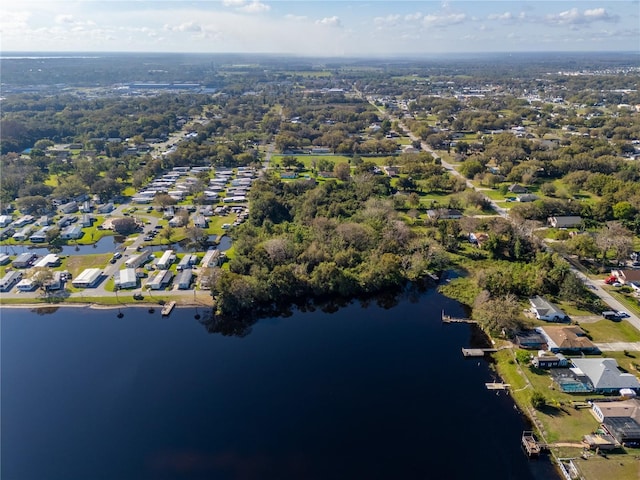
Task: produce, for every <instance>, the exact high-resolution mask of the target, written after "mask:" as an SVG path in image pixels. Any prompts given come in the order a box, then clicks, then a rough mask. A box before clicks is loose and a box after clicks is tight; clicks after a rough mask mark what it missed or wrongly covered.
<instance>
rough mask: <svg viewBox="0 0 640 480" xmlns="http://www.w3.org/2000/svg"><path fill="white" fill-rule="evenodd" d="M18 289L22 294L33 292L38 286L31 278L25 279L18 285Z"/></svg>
mask: <svg viewBox="0 0 640 480" xmlns="http://www.w3.org/2000/svg"><path fill="white" fill-rule="evenodd" d="M16 288H17V289H18V290H19V291H21V292H33V291H34V290H35V289H36V288H38V285H37V284H36V282H34V281H33V280H32V279H30V278H23V279H22V280H20V281H19V282H18V283H17V284H16Z"/></svg>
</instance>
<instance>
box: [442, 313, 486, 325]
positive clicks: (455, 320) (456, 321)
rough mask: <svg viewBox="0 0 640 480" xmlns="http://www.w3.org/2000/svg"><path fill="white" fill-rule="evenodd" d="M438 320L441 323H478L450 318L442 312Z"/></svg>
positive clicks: (460, 318)
mask: <svg viewBox="0 0 640 480" xmlns="http://www.w3.org/2000/svg"><path fill="white" fill-rule="evenodd" d="M440 319H441V320H442V323H478V322H476V321H475V320H472V319H470V318H464V317H452V316H451V315H447V314H446V313H444V310H443V311H442V314H441V315H440Z"/></svg>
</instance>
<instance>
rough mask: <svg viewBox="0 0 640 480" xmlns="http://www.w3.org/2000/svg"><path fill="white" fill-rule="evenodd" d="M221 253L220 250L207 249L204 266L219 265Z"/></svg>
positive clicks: (203, 260) (203, 258)
mask: <svg viewBox="0 0 640 480" xmlns="http://www.w3.org/2000/svg"><path fill="white" fill-rule="evenodd" d="M221 255H222V254H221V252H220V251H219V250H207V252H206V253H205V254H204V257H202V263H201V265H202V267H204V268H208V267H217V266H218V265H220V260H221Z"/></svg>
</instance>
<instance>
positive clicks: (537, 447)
mask: <svg viewBox="0 0 640 480" xmlns="http://www.w3.org/2000/svg"><path fill="white" fill-rule="evenodd" d="M522 446H523V447H524V449H525V451H526V452H527V455H528V456H529V457H537V456H538V455H540V452H541V451H542V445H541V444H539V443H538V441H537V440H536V437H534V436H533V432H530V431H525V432H522Z"/></svg>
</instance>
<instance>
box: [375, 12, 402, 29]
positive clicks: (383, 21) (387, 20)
mask: <svg viewBox="0 0 640 480" xmlns="http://www.w3.org/2000/svg"><path fill="white" fill-rule="evenodd" d="M401 18H402V17H401V16H400V15H397V14H396V15H387V16H385V17H376V18H374V19H373V24H374V25H375V26H376V27H379V28H383V27H395V26H396V25H398V24H399V23H400V19H401Z"/></svg>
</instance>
